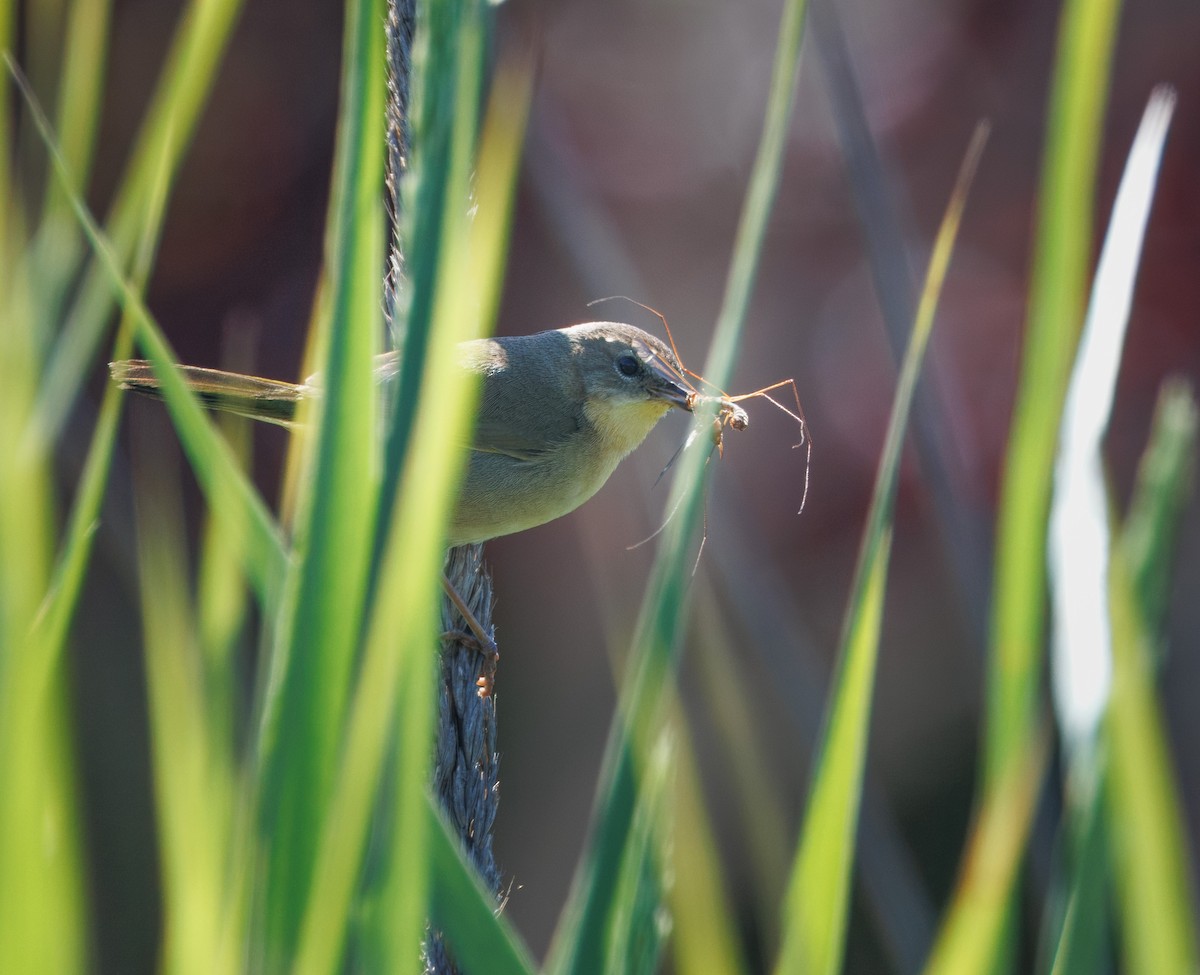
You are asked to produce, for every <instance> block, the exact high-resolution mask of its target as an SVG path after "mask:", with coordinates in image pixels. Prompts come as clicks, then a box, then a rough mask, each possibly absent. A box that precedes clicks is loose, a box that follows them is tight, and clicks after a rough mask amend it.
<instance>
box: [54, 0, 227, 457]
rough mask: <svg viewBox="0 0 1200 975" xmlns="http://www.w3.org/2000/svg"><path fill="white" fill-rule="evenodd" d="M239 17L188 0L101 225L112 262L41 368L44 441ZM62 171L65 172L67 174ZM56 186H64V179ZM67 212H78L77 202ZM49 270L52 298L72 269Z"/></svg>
mask: <svg viewBox="0 0 1200 975" xmlns="http://www.w3.org/2000/svg"><path fill="white" fill-rule="evenodd" d="M240 11H241V0H192V2H191V3H190V4H189V5H188V7H187V9H186V10H185V11H184V14H183V18H182V20H181V22H180V26H179V30H178V32H177V33H176V35H175V39H174V41H173V42H172V45H171V50H170V51H169V53H168V54H167V59H166V66H165V68H164V71H163V75H162V77H161V80H160V81H159V84H158V85H157V87H156V88H155V91H154V95H153V99H152V101H151V105H150V108H149V109H148V110H147V113H146V117H145V120H144V122H143V123H142V128H141V130H140V132H139V134H138V138H137V143H136V146H135V147H134V150H133V152H132V154H131V156H130V162H129V165H128V168H127V169H126V171H125V175H124V177H123V178H122V180H121V183H120V186H119V188H118V190H117V194H116V197H115V202H114V203H113V206H112V209H111V210H110V213H109V218H108V220H107V222H106V225H105V227H106V234H105V235H106V237H107V238H108V239H109V240H110V241H111V243H112V246H111V250H110V256H111V260H108V259H105V260H102V261H101V262H100V264H99V265H98V266H96V265H93V266H92V267H91V268H90V269H89V270H88V272H87V273H86V274H85V276H84V279H83V281H82V283H81V285H80V287H79V291H78V294H77V296H76V298H75V300H74V303H73V304H72V306H71V310H70V312H69V313H68V314H67V317H66V322H65V324H64V326H63V331H62V334H61V335H60V337H59V340H58V342H57V343H56V344H55V347H54V351H53V355H52V356H51V359H50V362H49V363H48V364H47V366H46V369H45V374H44V378H43V382H42V384H41V393H40V396H39V399H38V404H37V411H36V414H35V417H36V427H37V429H38V430H39V431H40V436H42V437H43V438H44V439H46V440H50V441H52V440H54V439H56V438H57V436H58V433H59V431H60V430H61V428H62V424H63V422H64V421H65V419H66V417H67V416H68V415H69V414H70V411H71V408H72V406H73V405H74V403H75V398H76V397H77V396H78V395H79V389H80V385H81V382H82V380H83V378H84V376H85V374H86V373H87V370H88V369H89V368H91V367H92V365H93V362H92V359H93V357H94V355H95V350H96V348H97V347H98V345H99V343H100V341H101V339H102V338H103V335H104V325H105V322H106V320H107V317H108V314H109V312H110V310H111V309H112V302H113V300H114V295H113V293H112V288H111V281H112V276H113V269H114V268H115V269H116V272H117V273H118V274H123V272H124V268H125V265H126V262H127V261H128V260H129V255H130V254H131V253H132V252H133V248H134V246H135V244H136V241H137V240H138V237H139V236H140V228H141V226H142V222H143V215H144V212H145V209H146V203H147V199H148V197H149V194H150V193H151V192H152V189H153V183H154V180H155V174H156V172H157V171H158V167H159V166H164V167H165V169H166V172H167V186H168V190H169V188H170V186H171V185H172V184H173V183H174V178H175V175H176V174H177V173H178V171H179V166H180V164H181V163H182V160H183V154H184V151H185V150H186V148H187V145H188V143H189V142H190V140H191V137H192V133H193V132H194V131H195V127H196V123H197V121H198V120H199V117H200V112H201V110H202V109H203V108H204V104H205V102H206V100H207V98H208V95H209V92H210V90H211V88H212V83H213V80H214V78H215V77H216V70H217V66H218V64H219V62H220V59H221V56H222V54H223V53H224V51H225V45H226V43H227V42H228V39H229V35H230V32H231V30H232V28H233V24H234V22H235V21H236V19H237V16H238V14H239V12H240ZM56 168H58V167H57V166H56ZM63 169H64V170H65V171H66V172H67V173H68V174H69V173H70V170H69V167H63ZM80 175H81V174H75V176H72V177H71V178H70V181H69V183H65V184H64V187H63V188H64V190H65V189H67V187H68V185H69V187H70V188H71V190H72V191H73V192H74V193H75V195H76V196H78V191H77V188H78V186H79V183H78V177H79V176H80ZM59 179H60V182H62V181H63V175H62V173H61V172H60V176H59ZM72 209H74V210H76V213H78V207H77V206H76V205H75V203H74V202H72ZM51 270H52V271H54V272H55V273H56V275H57V277H56V280H55V281H54V282H49V281H46V282H44V283H45V285H46V287H47V288H48V289H49V291H50V293H51V294H58V293H60V292H61V291H62V290H63V289H64V288H65V287H66V285H67V282H69V281H70V280H71V279H72V278H73V277H74V274H75V270H76V268H75V267H74V266H73V265H72V263H71V262H66V261H63V262H59V263H58V264H57V265H54V266H52V267H45V268H43V275H45V273H47V272H49V271H51Z"/></svg>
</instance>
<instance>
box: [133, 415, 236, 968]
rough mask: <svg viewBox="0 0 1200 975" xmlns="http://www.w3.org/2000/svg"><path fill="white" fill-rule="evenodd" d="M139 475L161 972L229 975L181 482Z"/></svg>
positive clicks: (214, 780) (218, 755)
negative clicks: (159, 876) (159, 882)
mask: <svg viewBox="0 0 1200 975" xmlns="http://www.w3.org/2000/svg"><path fill="white" fill-rule="evenodd" d="M147 439H148V438H147ZM145 447H146V448H147V449H146V450H145V451H144V454H145V456H154V455H156V454H160V453H162V451H161V444H158V443H153V442H147V443H146V444H145ZM147 474H149V472H147ZM140 480H141V481H142V482H143V487H142V489H141V490H140V491H139V497H138V515H139V517H138V532H137V535H138V553H139V559H138V562H139V566H140V569H141V573H140V575H141V582H142V592H143V598H142V600H141V606H142V619H143V627H144V631H145V649H146V690H147V695H148V698H149V709H148V710H149V716H150V728H151V736H150V737H151V745H152V753H153V754H152V758H153V768H154V791H155V804H156V808H157V822H158V833H159V849H160V863H161V870H162V888H163V900H164V908H163V916H164V921H165V928H164V931H163V970H164V971H166V972H171V973H178V975H183V973H188V972H194V973H196V975H201V973H210V972H211V973H221V972H228V973H230V975H232V973H234V972H236V971H238V970H239V969H240V960H241V959H240V945H241V939H240V938H229V939H226V938H223V937H222V934H223V933H224V928H225V923H226V907H227V897H228V889H227V885H226V876H225V871H226V868H227V866H228V863H229V861H228V854H229V849H228V843H229V838H230V829H231V825H232V815H233V809H234V795H233V777H232V769H231V767H230V764H229V755H228V754H227V753H223V752H222V751H221V749H220V742H221V739H220V738H219V737H217V736H215V735H214V734H213V731H214V729H213V728H212V727H211V725H210V721H209V718H210V711H209V708H208V702H207V694H206V691H207V687H206V685H207V682H206V681H205V679H204V667H203V658H202V655H201V651H200V647H199V644H198V642H197V640H196V633H197V629H198V627H197V624H196V620H195V616H194V613H193V611H192V607H191V601H190V598H189V595H188V583H187V569H186V567H185V565H184V564H183V555H184V553H186V552H187V544H186V542H185V541H184V538H183V526H184V524H185V519H184V516H183V511H182V505H181V504H180V502H179V486H178V483H177V482H176V481H175V479H174V478H172V477H170V476H167V477H164V476H163V471H162V469H161V465H158V466H156V468H155V470H154V472H153V474H152V475H150V476H145V477H143V478H141V479H140Z"/></svg>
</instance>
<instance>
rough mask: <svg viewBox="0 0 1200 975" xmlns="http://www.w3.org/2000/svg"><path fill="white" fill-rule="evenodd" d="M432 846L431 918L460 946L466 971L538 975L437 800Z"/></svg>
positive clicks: (429, 805) (428, 831) (428, 830)
mask: <svg viewBox="0 0 1200 975" xmlns="http://www.w3.org/2000/svg"><path fill="white" fill-rule="evenodd" d="M425 809H426V817H427V820H428V822H427V823H426V826H425V835H426V836H427V837H428V842H429V866H430V871H429V877H430V891H429V915H430V922H431V923H432V924H433V925H435V926H436V927H437V928H439V929H440V930H441V931H442V933H443V934H444V935H445V936H446V938H447V939H449V941H450V942H451V944H453V945H454V955H455V958H456V959H457V961H458V962H459V964H460V965H461V966H462V968H463V970H464V971H467V972H487V973H488V975H532V973H533V972H536V971H537V966H536V965H535V964H534V962H533V959H532V958H530V956H529V952H528V950H527V949H526V948H525V946H524V945H523V944H522V943H521V941H520V940H519V938H518V936H517V934H516V933H515V932H514V931H513V930H512V928H511V927H510V926H509V924H508V923H507V922H506V921H505V920H504V918H503V916H500V917H498V916H497V915H496V913H495V911H496V908H495V900H494V896H493V894H492V892H491V891H490V890H486V889H485V888H484V886H483V885H482V884H481V883H480V882H479V880H478V878H477V876H476V874H475V869H474V868H473V867H472V866H471V864H470V863H468V862H467V859H466V857H465V856H464V855H463V853H462V847H461V844H460V843H459V840H458V837H457V836H455V834H454V832H453V831H452V830H451V828H450V826H449V825H448V824H447V823H446V821H445V820H444V819H443V818H442V815H441V813H440V812H439V810H438V809H437V807H436V804H435V802H434V800H433V799H429V800H428V801H427V802H426V804H425Z"/></svg>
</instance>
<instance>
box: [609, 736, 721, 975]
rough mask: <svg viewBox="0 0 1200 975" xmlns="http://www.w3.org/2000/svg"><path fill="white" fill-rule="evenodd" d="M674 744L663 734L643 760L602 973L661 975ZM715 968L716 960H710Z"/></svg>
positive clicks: (667, 925) (668, 878)
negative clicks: (665, 865)
mask: <svg viewBox="0 0 1200 975" xmlns="http://www.w3.org/2000/svg"><path fill="white" fill-rule="evenodd" d="M674 751H675V748H674V742H673V740H672V736H671V733H670V731H669V730H664V731H663V733H662V734H661V735H660V736H659V739H658V741H657V742H656V743H655V744H654V746H653V747H652V748H651V749H650V752H649V754H648V755H646V757H645V761H644V762H643V767H642V776H641V782H640V788H639V789H638V797H637V805H636V807H635V808H634V812H633V820H632V822H631V823H630V827H629V839H628V842H626V844H625V851H624V856H623V857H622V859H621V864H620V867H619V871H618V874H617V889H616V896H615V897H614V898H613V912H612V918H611V922H610V924H609V928H608V931H607V938H606V942H607V943H606V945H605V958H604V970H605V971H609V972H625V973H628V975H653V973H655V972H657V971H658V970H659V959H660V957H661V955H662V947H663V940H664V939H665V937H666V935H667V932H668V930H669V924H668V923H667V922H666V919H665V918H664V916H663V913H662V909H661V906H660V905H661V904H662V902H663V898H664V895H665V894H666V891H665V890H664V887H665V886H667V885H669V884H670V883H671V879H672V878H671V875H670V874H669V873H667V872H666V871H665V870H664V869H663V864H662V863H661V862H660V861H661V860H662V857H663V856H664V855H665V851H666V850H667V849H668V844H667V842H666V840H667V838H666V837H665V836H664V835H663V830H664V829H665V827H666V825H667V821H666V818H665V813H666V809H665V807H666V804H667V799H668V793H669V792H670V781H669V770H670V767H671V766H672V765H673V764H674ZM711 961H712V962H715V961H716V959H715V958H714V959H711Z"/></svg>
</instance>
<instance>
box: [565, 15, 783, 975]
mask: <svg viewBox="0 0 1200 975" xmlns="http://www.w3.org/2000/svg"><path fill="white" fill-rule="evenodd" d="M805 7H806V4H805V2H804V0H788V2H787V3H786V4H785V6H784V11H783V19H782V22H781V25H780V30H779V43H778V46H777V47H776V51H775V61H774V65H773V68H772V75H771V88H770V95H769V98H768V103H767V111H766V119H765V121H764V125H763V133H762V137H761V138H760V140H759V146H758V154H757V156H756V157H755V161H754V168H753V170H752V172H751V175H750V184H749V187H748V190H747V194H746V200H745V203H744V206H743V209H742V215H741V220H740V222H739V224H738V231H737V238H736V240H735V243H734V251H733V259H732V262H731V264H730V269H729V276H728V278H727V280H726V290H725V298H724V300H723V302H722V305H721V311H720V313H719V315H718V318H717V327H716V332H715V334H714V337H713V343H712V346H711V348H710V351H709V356H708V360H707V362H706V364H705V369H704V373H705V375H706V376H707V378H708V379H710V380H711V381H712V382H713V383H715V384H716V385H718V386H722V385H726V384H727V382H728V378H729V376H730V375H731V373H732V371H733V363H734V359H735V357H736V353H737V347H738V343H739V340H740V336H741V330H742V325H743V323H744V321H745V317H746V308H747V305H748V303H749V299H750V292H751V290H752V287H753V284H754V278H755V273H756V270H757V265H758V257H759V254H760V253H761V250H762V242H763V237H764V235H765V232H766V226H767V221H768V219H769V217H770V212H771V204H772V202H773V200H774V197H775V192H776V189H777V187H778V183H779V172H780V167H781V165H782V159H783V147H784V142H785V138H786V134H787V126H788V121H789V119H790V117H791V109H792V103H793V96H794V88H795V79H796V71H797V67H798V64H799V57H800V40H801V38H802V36H803V27H804V12H805ZM703 464H704V456H703V454H702V452H701V451H699V450H697V451H690V452H685V453H684V455H683V456H682V457H681V458H680V461H679V465H678V467H679V469H678V471H677V473H676V475H675V479H674V481H673V482H672V488H671V497H670V500H669V501H668V503H667V509H668V510H671V511H676V512H677V514H676V516H675V518H674V520H673V521H672V522H671V523H670V524H669V525H668V526H667V529H666V531H665V532H664V533H663V543H662V547H661V548H660V549H659V555H658V558H657V559H656V561H655V566H654V569H653V571H652V574H651V579H650V583H649V586H648V588H647V596H646V600H645V602H644V603H643V604H642V611H641V614H640V616H639V618H638V626H637V630H636V635H635V637H634V649H633V653H632V655H631V658H630V665H629V671H628V675H629V676H628V679H627V682H626V684H625V689H624V692H623V694H622V705H621V711H620V714H619V715H618V717H617V718H616V720H615V721H614V723H613V727H612V731H611V732H610V735H609V741H608V747H607V750H606V754H605V761H604V768H603V771H602V773H601V781H600V784H599V787H598V790H597V796H596V807H595V811H594V813H593V823H592V837H591V839H590V840H589V844H588V850H587V852H586V854H585V857H584V860H583V861H582V862H581V864H580V866H579V868H578V870H577V872H576V876H575V880H574V882H573V884H572V890H571V895H570V897H569V900H568V903H567V905H566V907H565V908H564V910H563V913H562V915H561V917H560V920H559V926H558V929H557V931H556V932H555V936H554V942H553V945H552V947H551V962H550V964H549V966H548V967H549V969H550V971H552V972H556V973H560V975H565V973H567V972H589V971H595V970H597V968H596V966H597V964H598V961H597V960H598V959H599V958H601V957H602V952H603V945H604V939H605V934H604V932H605V931H606V930H607V927H608V917H609V912H610V911H611V910H612V909H613V895H614V893H615V891H616V884H617V869H618V865H619V864H620V863H621V861H622V856H623V851H624V847H625V843H626V841H627V837H628V833H629V828H630V823H631V820H632V816H633V810H634V806H635V803H636V790H637V785H636V782H637V774H636V770H635V767H634V763H635V761H636V760H637V759H635V754H639V755H640V754H645V751H646V749H647V748H648V747H649V743H650V742H651V741H653V739H654V729H655V727H656V725H657V724H658V722H659V721H660V720H661V717H662V702H663V698H664V692H665V687H666V683H667V681H668V680H669V679H670V676H671V672H672V670H673V669H674V666H675V664H676V662H677V656H678V645H679V637H680V632H681V627H682V623H683V616H684V603H685V596H686V592H687V581H686V580H687V576H686V571H687V570H686V569H685V565H686V564H687V554H686V553H687V548H688V545H689V543H690V540H691V539H692V538H693V537H694V534H695V530H696V526H697V525H698V523H699V521H700V485H701V474H702V468H703Z"/></svg>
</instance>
